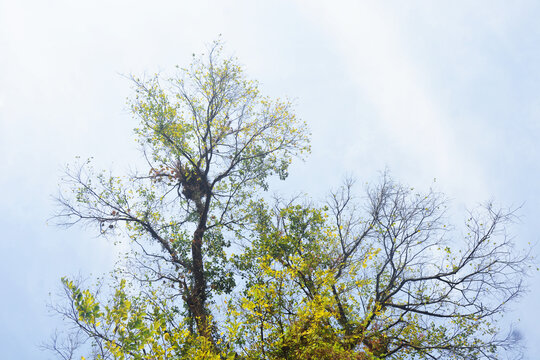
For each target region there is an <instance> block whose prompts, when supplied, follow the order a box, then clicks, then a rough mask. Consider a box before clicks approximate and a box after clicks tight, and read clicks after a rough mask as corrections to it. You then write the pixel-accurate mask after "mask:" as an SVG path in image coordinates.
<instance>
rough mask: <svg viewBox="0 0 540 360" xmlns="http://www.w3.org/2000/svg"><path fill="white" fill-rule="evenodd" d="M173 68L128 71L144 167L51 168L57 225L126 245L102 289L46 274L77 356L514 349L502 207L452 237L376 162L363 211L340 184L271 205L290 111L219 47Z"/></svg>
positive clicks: (428, 353) (294, 128)
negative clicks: (504, 319) (305, 200)
mask: <svg viewBox="0 0 540 360" xmlns="http://www.w3.org/2000/svg"><path fill="white" fill-rule="evenodd" d="M181 74H182V75H181V76H180V77H176V78H173V79H170V80H168V81H167V82H166V83H167V84H168V86H167V87H164V86H163V85H161V82H162V81H163V80H161V78H160V77H159V76H156V77H153V78H151V79H150V80H147V81H145V80H140V79H137V78H133V81H134V84H135V91H136V94H135V98H134V99H133V100H132V102H131V108H132V112H133V114H134V115H135V116H136V117H138V118H139V119H140V122H141V123H140V126H139V128H137V129H136V134H137V138H138V141H139V143H140V144H141V148H142V152H143V155H144V159H145V161H146V164H147V167H148V168H147V170H146V171H145V172H143V173H136V174H134V175H132V176H129V177H127V178H121V177H115V176H111V175H107V174H105V173H104V172H99V173H97V174H95V173H94V172H93V171H92V169H91V167H90V164H89V162H85V163H83V164H82V165H80V166H77V167H76V169H75V170H69V169H68V171H67V173H66V176H65V178H64V180H65V184H66V185H67V188H68V189H70V191H71V195H69V194H68V193H66V192H65V191H64V192H63V193H61V195H60V196H59V203H60V205H61V210H60V212H59V213H58V219H59V220H60V223H62V224H66V225H72V224H75V223H78V222H84V223H87V224H93V225H96V226H97V227H98V228H99V231H100V233H101V234H103V235H105V236H107V235H110V236H121V235H122V234H126V235H127V237H128V238H129V239H130V242H131V243H132V244H133V252H132V255H131V257H130V259H129V261H128V263H127V264H125V265H124V266H122V267H120V268H119V269H118V273H117V277H118V281H117V282H115V285H114V287H113V292H112V293H111V294H110V295H109V296H105V300H104V301H103V300H99V294H97V293H96V292H93V291H89V290H83V289H82V285H81V284H79V283H77V282H74V281H72V280H69V279H63V284H64V290H65V295H66V299H67V304H66V306H57V307H56V310H57V311H58V312H59V313H60V314H62V315H63V316H64V317H66V318H67V319H68V320H69V321H71V323H72V324H74V325H75V328H76V329H77V331H76V334H75V335H72V338H73V339H80V338H86V339H89V340H90V341H91V344H92V347H93V357H94V358H96V359H106V358H114V359H125V358H127V359H167V358H182V359H183V358H186V359H188V358H216V359H220V358H231V359H232V358H246V359H251V358H253V359H255V358H257V359H258V358H267V359H273V358H275V359H277V358H289V359H309V358H313V359H374V358H391V359H403V358H426V359H430V358H433V359H439V358H463V359H474V358H495V357H496V356H497V354H498V352H499V351H500V350H505V349H510V348H511V347H512V345H514V344H513V339H512V338H511V337H508V338H499V337H498V331H497V327H496V324H495V323H494V321H495V320H496V319H497V317H498V316H499V315H501V314H502V313H503V312H504V311H505V310H506V308H507V304H508V303H509V302H510V301H511V300H514V299H515V298H516V297H518V296H519V295H520V294H521V293H522V291H523V287H522V282H521V278H522V274H523V273H524V271H525V267H526V265H527V261H528V259H529V256H528V254H523V255H518V254H517V253H516V252H515V251H514V250H513V247H512V246H513V245H512V243H511V241H510V239H509V238H508V237H506V236H505V234H504V229H505V226H506V225H507V224H508V222H509V221H511V219H512V216H513V215H512V212H511V211H509V212H504V211H502V210H495V209H494V207H492V206H488V207H487V208H486V211H485V213H483V215H477V214H471V216H470V219H469V220H468V222H467V233H466V234H464V236H463V237H462V239H461V240H462V241H460V242H459V241H457V240H458V239H459V238H460V234H456V233H455V232H454V231H452V230H450V227H449V226H447V225H446V223H445V217H444V214H445V213H444V206H445V199H444V197H442V195H441V194H438V193H436V192H433V191H432V192H429V193H427V194H425V195H420V194H414V193H413V190H411V189H408V188H406V187H404V186H401V185H399V184H396V183H394V182H392V181H391V180H390V179H389V177H388V176H387V175H385V176H384V177H383V179H382V182H381V184H380V185H379V186H378V187H375V188H372V189H371V190H369V191H368V197H367V200H368V205H367V207H365V208H362V207H360V205H359V204H358V203H357V202H356V201H355V198H354V197H353V196H352V182H347V183H346V184H345V185H344V187H343V188H341V190H339V191H338V192H336V193H333V194H332V196H331V197H330V200H329V203H328V204H327V205H325V206H319V207H317V206H315V205H312V204H302V203H300V202H299V201H297V200H296V201H291V202H283V201H282V200H279V201H276V203H275V204H274V205H273V206H271V205H269V202H268V199H267V200H266V201H265V200H264V196H263V194H262V193H261V192H260V191H259V190H261V189H262V190H267V189H268V179H269V178H270V176H272V175H278V176H279V177H280V178H281V179H285V178H286V177H287V170H288V166H289V164H290V163H291V161H292V158H293V157H295V156H303V155H304V154H305V153H307V152H308V151H309V141H308V132H307V129H306V126H305V124H303V123H301V122H299V121H298V120H297V119H296V118H295V116H294V114H293V113H292V112H291V111H290V108H291V105H290V103H288V102H286V101H279V100H278V101H271V100H270V99H268V98H266V97H263V96H262V95H261V94H260V93H259V91H258V86H257V83H255V82H251V81H248V80H246V79H245V77H244V75H243V72H242V69H241V67H240V66H239V65H238V64H237V62H236V61H235V60H234V59H228V58H224V57H223V56H222V55H221V45H220V44H219V43H215V44H214V46H213V47H212V48H211V49H210V50H209V53H208V55H207V56H206V57H201V58H197V57H195V58H194V61H193V63H192V65H191V66H190V67H189V68H187V69H182V70H181ZM362 209H364V211H361V210H362ZM451 240H452V241H451ZM453 241H455V242H453ZM233 242H234V243H235V244H233ZM233 251H234V252H237V254H236V255H234V254H233ZM68 343H69V342H68ZM79 343H80V341H79V340H78V341H73V342H71V343H69V344H76V345H78V344H79ZM55 344H61V342H58V341H57V340H56V338H55V341H54V343H53V345H52V348H53V349H54V350H56V351H57V353H59V354H68V355H65V357H66V358H71V357H72V356H74V355H73V354H74V351H73V349H71V348H69V347H68V348H67V349H66V348H61V349H59V348H58V346H56V345H55ZM74 346H75V345H74ZM62 356H64V355H62Z"/></svg>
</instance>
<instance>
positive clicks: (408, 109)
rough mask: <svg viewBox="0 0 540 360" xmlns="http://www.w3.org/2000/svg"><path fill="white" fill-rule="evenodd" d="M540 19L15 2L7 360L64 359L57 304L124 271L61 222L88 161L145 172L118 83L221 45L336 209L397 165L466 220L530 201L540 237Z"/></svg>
mask: <svg viewBox="0 0 540 360" xmlns="http://www.w3.org/2000/svg"><path fill="white" fill-rule="evenodd" d="M473 3H474V4H473ZM539 18H540V3H538V2H534V1H515V2H507V1H476V2H470V1H453V2H433V1H407V2H403V1H390V2H384V3H383V2H380V1H372V2H371V1H362V2H359V1H332V2H330V1H327V2H324V1H313V0H311V1H164V0H158V1H153V2H143V1H127V0H126V1H114V2H111V1H73V0H69V1H67V0H66V1H57V0H52V1H24V0H22V1H21V0H18V1H15V0H0V161H1V164H2V168H1V170H0V198H1V199H2V202H1V205H0V227H1V228H2V230H3V231H2V235H0V257H1V260H0V272H1V273H2V274H4V284H3V286H2V287H1V289H2V295H3V296H2V297H1V298H0V309H2V310H1V311H0V324H2V325H3V326H1V328H0V339H1V340H0V343H1V344H2V355H1V357H2V358H3V359H48V358H51V357H50V356H49V355H48V354H46V353H42V352H40V351H39V350H37V349H36V348H35V346H34V345H36V344H39V343H40V342H41V341H42V340H45V339H46V338H47V337H48V335H49V334H50V332H51V331H52V329H53V323H52V322H51V319H50V318H48V317H47V315H46V308H45V304H46V302H47V301H48V299H49V296H48V293H49V292H53V293H54V292H55V291H56V289H58V285H59V278H60V277H61V276H64V275H74V274H77V273H79V272H80V273H82V274H83V275H89V274H90V273H92V274H94V275H99V274H100V273H102V272H103V271H105V270H106V269H108V268H110V266H111V264H112V263H113V262H114V260H115V252H114V251H111V249H113V247H112V245H111V244H110V243H108V242H107V241H105V240H104V239H100V238H96V237H95V235H96V234H95V232H93V231H92V230H90V229H87V230H85V229H81V228H73V229H70V230H67V231H66V230H61V229H58V228H55V227H52V226H47V225H46V220H47V218H48V217H50V215H51V214H52V213H53V212H54V203H53V201H52V200H51V194H54V193H56V190H57V188H58V179H59V177H60V174H61V170H62V168H63V166H64V165H65V164H66V163H69V162H72V161H73V159H74V158H75V156H77V155H80V156H81V157H83V158H84V157H89V156H94V157H95V163H96V166H98V167H103V168H111V167H113V168H114V169H117V170H119V171H124V170H127V169H128V168H129V165H130V164H131V163H133V162H134V161H135V162H136V161H137V160H136V159H137V147H136V144H135V143H134V141H133V137H132V133H131V130H132V129H133V127H135V125H136V123H135V122H134V121H133V120H132V119H131V117H130V115H129V113H128V111H127V110H126V108H127V107H126V105H125V99H126V97H128V96H129V95H130V83H129V81H128V80H126V79H125V78H124V77H122V76H121V74H126V75H127V74H130V73H133V74H142V73H150V74H151V73H154V72H156V71H163V72H168V71H172V69H173V66H174V65H176V64H179V65H181V66H182V65H186V64H187V63H188V62H189V60H190V58H191V54H192V53H194V52H200V51H202V50H204V47H205V44H208V43H210V42H211V41H212V40H214V39H216V38H217V36H218V34H222V35H223V39H224V40H225V42H226V51H228V52H229V53H232V54H234V55H236V56H238V57H239V59H240V61H241V62H242V63H243V64H244V65H245V67H246V70H247V73H248V74H249V76H250V77H251V78H254V79H257V80H259V81H260V82H261V83H262V89H263V92H266V93H267V94H269V95H271V96H285V95H286V96H289V97H290V98H292V99H294V100H295V103H296V104H297V106H296V110H297V114H298V115H299V116H300V117H301V118H302V119H304V120H305V121H307V122H308V124H309V125H310V127H311V129H312V132H313V142H312V147H313V154H312V156H311V157H310V158H309V159H308V160H307V161H306V162H305V163H301V164H297V165H295V166H294V168H293V169H292V172H291V177H290V181H288V182H287V183H286V185H285V188H286V189H287V190H288V191H289V190H292V191H294V190H297V191H307V192H309V193H311V194H312V195H313V196H314V197H322V196H323V195H324V193H325V192H326V191H327V190H328V189H329V188H331V187H336V186H337V185H339V182H340V180H341V179H342V178H343V177H344V176H345V175H347V174H354V175H356V176H357V177H358V178H359V179H360V180H362V181H365V180H373V179H375V178H376V176H377V172H378V171H380V170H383V169H384V168H385V167H388V168H389V169H390V170H391V171H392V174H393V176H394V177H395V178H396V179H397V180H400V181H402V182H405V183H407V184H410V185H412V186H418V187H426V186H428V185H429V184H430V183H431V182H432V180H433V178H437V186H439V188H440V189H441V190H443V191H445V192H446V193H447V194H448V195H449V197H450V198H451V199H453V203H452V204H453V205H454V207H455V208H456V212H457V213H459V212H460V211H463V209H464V208H465V207H474V206H476V205H477V204H478V203H480V202H482V201H484V200H487V199H495V200H497V201H498V202H499V203H502V204H506V205H519V204H521V203H524V205H523V208H522V210H521V212H520V214H521V215H522V220H521V223H519V224H517V225H516V226H515V227H514V228H513V229H512V231H513V233H514V235H515V236H516V242H518V243H519V244H521V245H523V246H525V245H526V244H527V243H528V242H529V241H530V242H538V241H539V240H540V236H539V235H538V232H537V224H538V219H539V217H540V188H539V180H540V145H539V137H540V23H539V22H538V19H539ZM359 190H360V189H359ZM530 285H531V292H530V293H529V294H528V295H527V296H526V297H524V298H523V299H522V301H521V303H520V304H519V305H516V306H515V312H514V313H512V314H510V315H509V316H508V317H509V318H511V319H513V320H514V321H515V322H516V323H517V326H518V328H519V329H520V330H521V331H522V332H523V334H524V335H525V339H526V341H527V344H528V345H529V351H528V354H529V358H530V359H536V358H538V355H537V354H539V353H540V345H539V342H538V340H540V330H539V327H538V324H539V323H540V313H539V311H538V310H537V305H538V304H537V303H538V299H539V298H540V276H539V275H538V274H535V275H534V276H533V277H532V278H530ZM518 319H520V321H519V322H518Z"/></svg>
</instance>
